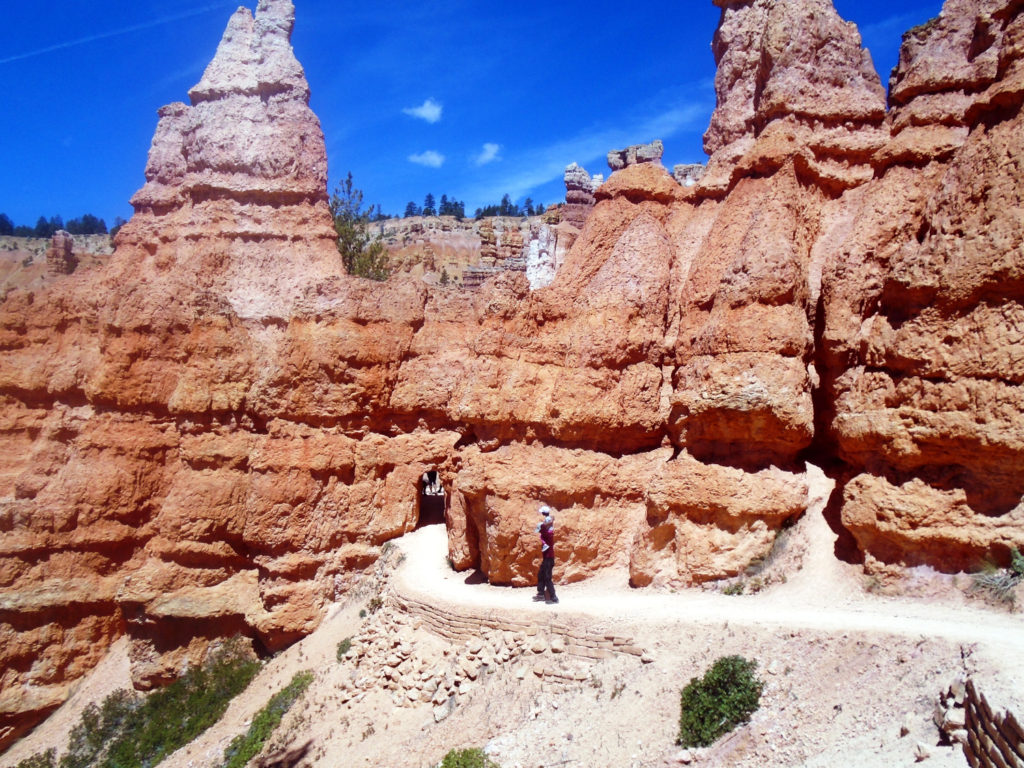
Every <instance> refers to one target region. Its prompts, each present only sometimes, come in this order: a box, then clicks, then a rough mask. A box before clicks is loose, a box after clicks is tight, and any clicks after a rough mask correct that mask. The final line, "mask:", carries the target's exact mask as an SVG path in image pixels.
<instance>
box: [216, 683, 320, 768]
mask: <svg viewBox="0 0 1024 768" xmlns="http://www.w3.org/2000/svg"><path fill="white" fill-rule="evenodd" d="M311 682H313V673H312V672H298V673H296V675H295V677H293V678H292V681H291V682H290V683H288V685H286V686H285V687H284V688H282V689H281V690H280V691H278V692H277V693H275V694H274V695H273V696H272V697H271V698H270V701H268V702H267V705H266V706H265V707H264V708H263V709H261V710H260V711H259V713H258V714H257V715H256V717H254V718H253V720H252V724H251V725H250V726H249V730H248V732H247V733H245V734H243V735H240V736H236V737H235V738H234V739H233V740H232V741H231V744H230V745H228V748H227V749H225V750H224V768H242V767H243V766H244V765H245V764H246V763H248V762H249V761H250V760H252V759H253V758H254V757H255V756H256V755H258V754H259V753H260V752H261V751H262V750H263V745H264V744H266V743H267V739H269V738H270V737H271V735H272V734H273V733H274V730H275V729H276V728H277V726H278V725H280V724H281V720H282V719H283V718H284V716H285V714H286V713H287V712H288V710H289V709H291V708H292V705H293V704H294V703H295V702H296V701H298V699H299V697H300V696H301V695H302V694H303V693H304V692H305V690H306V689H307V688H308V687H309V684H310V683H311Z"/></svg>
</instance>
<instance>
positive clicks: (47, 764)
mask: <svg viewBox="0 0 1024 768" xmlns="http://www.w3.org/2000/svg"><path fill="white" fill-rule="evenodd" d="M56 764H57V751H56V750H55V749H52V748H51V749H48V750H46V751H45V752H40V753H39V754H37V755H32V757H26V758H25V759H24V760H22V761H21V762H20V763H18V765H17V767H16V768H54V767H55V766H56Z"/></svg>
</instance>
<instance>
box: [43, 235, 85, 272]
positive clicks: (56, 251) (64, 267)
mask: <svg viewBox="0 0 1024 768" xmlns="http://www.w3.org/2000/svg"><path fill="white" fill-rule="evenodd" d="M76 266H78V259H77V258H76V257H75V241H74V239H72V237H71V235H70V234H69V233H68V232H65V231H64V230H63V229H60V230H57V231H56V232H54V234H53V237H52V238H51V239H50V247H49V248H48V249H47V250H46V268H47V270H48V271H49V272H50V274H51V275H70V274H71V273H72V272H74V271H75V267H76Z"/></svg>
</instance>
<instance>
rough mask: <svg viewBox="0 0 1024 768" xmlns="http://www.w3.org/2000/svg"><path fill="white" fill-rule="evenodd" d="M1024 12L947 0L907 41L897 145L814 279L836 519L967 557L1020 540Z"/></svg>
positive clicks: (884, 546)
mask: <svg viewBox="0 0 1024 768" xmlns="http://www.w3.org/2000/svg"><path fill="white" fill-rule="evenodd" d="M1022 54H1024V13H1022V7H1021V5H1020V3H1016V2H1008V1H1006V0H1003V1H998V2H997V1H991V2H988V1H982V0H978V1H975V2H964V1H962V0H949V2H947V3H946V5H945V7H944V9H943V12H942V14H941V15H940V16H939V17H938V18H936V19H934V20H933V21H931V22H929V23H928V24H926V25H923V26H922V27H919V28H917V29H915V30H912V31H911V32H910V33H908V34H907V36H906V37H905V38H904V44H903V49H902V53H901V59H900V64H899V66H898V68H897V69H896V71H895V73H894V76H893V81H892V85H891V87H892V97H891V98H892V102H893V108H892V109H891V111H890V114H889V117H888V120H887V128H888V129H889V131H890V133H891V136H892V138H891V141H890V142H889V144H888V145H887V147H886V148H885V149H884V150H883V151H881V152H880V153H879V154H878V156H877V165H878V178H877V179H876V181H875V183H873V184H872V185H869V186H868V187H866V188H865V189H864V190H863V193H862V195H859V196H858V197H857V199H856V201H855V203H854V204H852V205H850V206H849V209H848V211H847V212H846V215H847V217H848V222H849V223H848V224H847V226H848V227H849V228H850V230H849V236H848V238H847V239H846V242H845V243H844V244H843V245H842V249H841V253H840V254H838V258H836V259H835V261H834V263H833V264H832V265H831V266H830V268H829V270H828V272H827V275H826V280H825V302H824V305H823V309H824V319H825V324H824V329H823V331H824V338H823V344H822V350H823V353H824V355H825V356H826V358H827V373H828V379H829V382H828V383H829V388H830V396H829V400H830V402H831V403H832V405H831V409H832V411H831V413H830V416H831V429H832V432H833V434H834V438H835V440H836V444H837V448H838V452H839V455H840V456H841V458H842V459H843V460H844V461H845V462H846V464H847V465H848V466H849V472H850V473H851V479H850V481H849V482H848V483H847V484H846V486H845V491H844V494H843V503H842V520H843V523H844V525H845V526H846V527H847V528H848V529H849V530H850V531H852V533H853V535H854V536H855V537H856V540H857V542H858V545H859V547H860V549H861V550H862V551H863V552H865V553H866V554H867V556H868V557H869V559H877V560H880V561H882V562H884V563H899V564H907V565H913V564H918V563H927V564H931V565H938V566H940V567H942V568H944V569H951V570H957V569H971V568H975V567H977V566H978V564H979V563H980V562H982V561H983V560H984V559H985V558H986V557H993V558H995V559H997V560H1004V561H1005V560H1007V559H1008V550H1009V548H1010V547H1011V546H1017V547H1020V546H1021V544H1022V542H1024V505H1022V504H1021V498H1022V496H1024V472H1022V470H1024V432H1022V428H1021V423H1022V422H1021V413H1022V407H1024V390H1022V388H1021V385H1022V383H1024V379H1022V375H1024V365H1022V363H1024V337H1022V335H1021V331H1020V327H1021V326H1020V323H1021V319H1022V318H1024V306H1022V300H1024V291H1022V286H1024V279H1022V275H1024V226H1022V224H1024V218H1022V214H1021V210H1022V203H1024V167H1022V157H1024V152H1022V149H1024V146H1022V138H1021V137H1022V136H1024V123H1022V116H1021V104H1022V101H1024V60H1022Z"/></svg>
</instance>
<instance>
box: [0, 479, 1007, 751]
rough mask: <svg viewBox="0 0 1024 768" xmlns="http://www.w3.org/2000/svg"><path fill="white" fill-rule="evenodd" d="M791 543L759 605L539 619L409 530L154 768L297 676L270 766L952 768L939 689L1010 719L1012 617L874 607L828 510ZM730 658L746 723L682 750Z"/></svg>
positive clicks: (571, 594)
mask: <svg viewBox="0 0 1024 768" xmlns="http://www.w3.org/2000/svg"><path fill="white" fill-rule="evenodd" d="M824 482H826V481H825V480H824V478H822V477H819V478H818V485H819V488H820V485H821V484H822V483H824ZM824 497H825V494H824V493H820V494H819V500H818V506H819V510H820V505H821V503H823V501H824ZM790 538H791V542H790V544H789V545H788V547H787V548H788V552H789V554H788V555H787V556H784V557H782V558H780V561H779V563H777V564H773V565H772V567H773V568H777V569H784V570H785V571H786V578H785V580H784V582H783V581H782V580H781V579H778V580H776V585H775V586H771V587H769V588H767V589H765V590H763V591H761V592H759V593H758V594H755V595H742V596H727V595H724V594H721V593H719V592H712V591H699V590H693V591H687V592H679V593H675V592H672V591H659V590H649V589H648V590H630V589H629V588H627V587H625V586H623V584H624V582H623V580H622V579H621V578H619V577H616V576H609V577H606V578H602V579H599V580H591V581H587V582H583V583H579V584H573V585H567V586H563V587H561V589H560V598H561V602H560V603H559V605H557V606H551V605H545V604H542V603H540V604H538V603H534V602H532V600H531V595H532V589H511V588H501V587H492V586H489V585H486V584H480V583H475V582H476V580H475V579H473V578H472V576H469V577H468V578H467V575H466V574H464V573H455V572H454V571H452V570H451V568H450V567H449V566H448V564H447V563H446V561H445V558H444V552H445V536H444V529H443V527H441V526H433V527H427V528H423V529H421V530H419V531H417V532H416V533H414V534H409V535H407V536H406V537H404V538H403V539H402V540H401V541H400V542H399V545H398V547H397V548H395V549H393V550H392V551H391V552H390V554H389V555H388V556H387V557H386V558H385V559H384V560H382V564H381V566H380V568H379V569H378V573H377V574H376V575H375V576H374V577H372V578H367V579H366V580H365V581H364V582H363V584H362V585H361V587H359V588H357V589H355V590H354V591H352V592H351V593H349V595H348V597H347V599H346V600H345V601H344V602H342V603H338V604H336V605H334V606H332V607H331V608H330V610H329V615H328V617H327V618H326V620H325V621H324V623H323V625H322V626H321V628H320V629H319V630H318V631H317V632H315V633H314V634H313V635H311V636H309V637H307V638H306V639H305V640H303V641H301V642H299V643H297V644H296V645H294V646H292V647H291V648H289V649H288V650H287V651H285V652H283V653H281V654H279V655H278V656H277V657H275V658H274V659H273V660H272V661H271V662H270V663H269V664H268V665H267V666H266V668H265V669H264V671H263V672H262V673H261V674H260V676H259V677H257V679H256V680H255V681H254V683H253V684H252V685H251V686H250V688H249V689H248V690H247V691H246V692H245V693H243V694H242V695H241V696H240V697H239V698H238V699H236V700H235V702H233V704H232V705H231V707H230V709H229V710H228V712H227V714H226V716H225V717H224V719H223V720H222V721H221V722H220V723H219V724H218V725H216V726H215V727H214V728H212V729H211V730H210V731H208V732H207V733H206V734H204V736H203V737H201V738H200V739H198V740H197V741H196V742H194V743H193V744H191V745H189V746H188V747H186V748H185V749H182V750H181V751H179V752H178V753H176V754H175V755H173V756H172V757H171V758H170V759H169V760H168V761H167V762H165V763H164V765H165V766H167V767H168V768H199V766H216V765H218V764H219V760H220V759H221V756H222V755H223V750H224V748H225V747H226V746H227V744H228V743H229V742H230V740H231V739H232V738H233V737H234V736H235V735H236V734H238V733H240V732H242V731H243V730H244V729H245V728H246V727H247V725H248V722H249V721H250V720H251V718H252V717H253V715H254V714H255V713H256V712H257V711H258V710H259V708H260V707H262V706H264V705H265V704H266V702H267V700H268V699H269V698H270V696H271V695H272V694H273V693H274V692H275V691H277V690H279V689H280V688H281V687H283V686H284V685H285V684H286V683H287V682H288V680H289V679H291V676H292V675H293V674H294V673H295V672H296V671H299V670H302V669H311V670H313V671H314V673H315V676H316V677H315V682H314V683H313V685H312V686H311V688H310V690H309V691H308V692H307V694H306V696H305V697H304V699H303V700H302V701H300V702H299V704H297V705H296V707H295V708H294V709H293V710H292V712H291V713H289V715H288V716H287V718H286V720H285V722H284V723H283V724H282V727H281V729H280V730H279V732H278V734H277V735H276V736H275V738H274V740H273V742H272V744H271V745H270V748H269V750H268V753H269V754H270V755H274V756H276V758H275V759H280V758H282V756H285V757H286V760H285V762H284V763H283V764H286V765H296V766H298V765H347V766H396V767H397V766H409V767H412V766H417V767H419V766H423V767H424V768H425V767H426V766H433V765H436V764H437V763H438V762H439V761H440V759H441V758H442V757H443V756H444V754H445V753H446V752H447V751H448V750H450V749H452V748H457V747H465V746H482V747H485V748H486V750H487V751H488V752H489V753H490V754H491V755H492V756H493V757H494V759H496V760H497V761H498V762H499V763H500V764H501V765H502V766H504V768H515V767H516V766H519V767H521V768H525V767H526V766H530V767H531V768H532V767H533V766H558V765H567V766H600V765H616V766H659V767H660V766H674V765H686V764H693V765H699V766H708V767H709V768H716V767H719V766H764V765H778V766H797V765H802V766H835V765H847V766H852V767H860V766H863V767H865V768H867V767H868V766H903V765H907V766H909V765H913V764H916V763H917V762H923V763H924V764H926V765H931V766H961V765H966V760H965V758H964V756H963V753H962V752H961V751H960V749H959V748H958V747H956V746H955V745H954V746H949V745H947V746H941V745H940V742H941V741H942V736H941V734H940V731H939V728H938V727H937V726H936V724H935V721H934V716H935V712H936V706H937V704H938V701H939V698H940V696H941V695H942V694H943V692H944V691H945V690H946V689H947V688H949V686H950V684H951V683H952V682H954V681H955V680H956V679H958V678H962V677H963V676H965V675H968V674H969V675H971V676H972V677H973V678H974V679H975V681H976V682H977V683H978V685H979V687H980V688H982V690H983V691H984V692H985V694H986V696H988V698H989V699H990V700H991V701H992V702H993V703H994V704H996V705H998V706H1002V707H1009V708H1011V709H1014V710H1015V711H1017V712H1020V711H1021V709H1022V707H1024V697H1022V696H1021V695H1020V693H1019V691H1018V690H1015V688H1019V685H1018V683H1019V681H1020V680H1021V675H1022V673H1024V622H1022V621H1021V618H1020V615H1019V614H1013V613H1009V612H1008V611H1007V610H1006V609H999V608H995V607H991V606H986V605H985V604H983V603H981V602H979V601H968V600H967V599H966V598H965V596H964V593H963V592H962V591H960V590H958V589H956V588H955V586H954V584H953V581H952V580H951V579H948V578H946V577H942V576H939V575H932V576H930V577H929V576H928V575H927V574H925V573H924V571H923V570H920V569H919V570H917V571H916V572H914V573H913V574H911V575H910V578H909V579H908V580H906V581H904V583H905V584H907V585H909V588H910V589H912V590H917V591H919V592H920V591H922V590H923V588H924V587H923V585H924V584H925V583H926V582H928V583H929V584H930V587H929V588H928V589H927V590H926V591H927V593H928V597H927V598H926V599H922V598H915V597H894V596H892V595H880V594H877V593H878V592H879V591H880V587H879V586H878V583H877V581H876V580H873V579H869V578H866V577H865V576H864V575H863V573H862V572H861V571H860V569H858V568H855V567H853V566H847V565H844V564H842V563H840V562H839V561H837V560H835V559H834V558H831V557H827V556H823V555H821V554H820V553H821V552H823V551H825V552H827V551H828V549H829V548H828V546H827V545H828V544H829V543H830V542H831V541H832V540H833V536H832V534H831V531H830V530H829V529H828V526H827V524H826V523H825V521H824V518H823V517H822V516H821V515H820V512H819V513H818V514H812V515H809V516H808V517H807V518H806V519H805V520H804V521H802V522H801V523H800V524H799V525H798V526H797V527H796V529H794V531H793V532H792V534H791V535H790ZM621 575H624V574H620V576H621ZM885 589H887V590H889V591H893V592H894V591H898V590H899V585H898V584H897V583H896V582H895V581H893V580H891V579H890V581H889V582H888V583H887V585H886V586H885ZM377 599H379V600H380V601H381V602H380V605H379V608H378V607H377V605H378V603H377ZM375 608H376V610H374V609H375ZM361 614H364V615H361ZM349 637H351V638H353V643H352V649H351V650H350V651H349V653H348V654H347V655H346V656H345V658H344V659H343V660H342V661H338V660H337V646H338V643H339V642H340V641H342V640H343V639H345V638H349ZM733 653H736V654H741V655H743V656H746V657H747V658H752V659H756V660H757V661H758V664H759V674H760V676H761V678H762V679H763V681H764V683H765V687H764V692H763V695H762V699H761V707H760V709H759V710H758V711H757V712H756V713H755V715H754V716H753V718H752V720H751V722H750V723H749V724H748V725H746V726H744V727H742V728H740V729H738V730H737V731H735V732H733V734H731V735H729V736H727V737H725V738H723V739H722V740H720V741H719V742H718V743H717V744H716V745H714V746H713V747H711V748H710V749H706V750H682V749H680V747H678V746H677V745H676V744H675V739H676V736H677V733H678V717H679V693H680V690H681V689H682V687H683V686H684V685H685V684H686V683H687V682H688V681H689V679H690V678H691V677H694V676H699V675H701V674H702V673H703V672H704V670H706V669H707V668H708V666H710V664H711V663H712V662H713V661H714V659H715V658H717V657H718V656H722V655H727V654H733ZM128 679H129V677H128V671H127V664H126V662H125V650H124V648H123V647H122V646H121V645H119V646H118V647H116V648H115V650H114V652H113V653H112V654H111V655H110V657H109V658H108V660H107V661H106V662H105V663H104V664H103V665H101V666H100V667H99V668H98V669H97V670H96V672H94V673H93V674H92V675H91V676H90V677H89V678H88V679H87V680H86V681H85V682H84V683H83V684H82V685H81V686H80V687H79V689H78V691H77V692H76V695H75V696H74V697H73V698H72V699H71V700H70V701H69V702H68V704H67V705H66V706H65V707H64V708H62V709H61V710H59V711H58V713H57V714H55V715H54V716H53V717H52V718H51V719H50V720H49V721H48V722H47V723H45V724H44V725H43V726H41V727H40V728H38V729H37V730H36V731H35V732H34V733H33V734H31V735H30V736H29V737H27V738H25V739H24V740H22V742H20V743H19V744H17V745H15V747H14V748H13V749H11V750H10V751H9V752H8V753H7V754H6V755H5V756H4V757H3V759H2V760H0V765H2V766H4V767H5V768H6V766H13V765H16V764H17V762H18V761H19V760H21V759H23V758H24V757H26V756H28V755H30V754H33V753H34V752H36V751H39V750H41V749H44V748H46V747H47V746H52V745H54V744H60V743H62V742H63V740H64V739H66V735H67V732H68V730H69V728H70V727H71V725H72V724H73V723H74V721H75V718H76V716H77V713H78V712H80V711H81V708H82V707H83V706H84V705H85V703H87V702H88V701H90V700H97V699H100V698H102V697H103V696H104V695H106V694H107V693H109V692H110V690H112V689H113V688H115V687H117V685H119V684H126V683H127V681H128ZM268 764H271V763H268Z"/></svg>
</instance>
